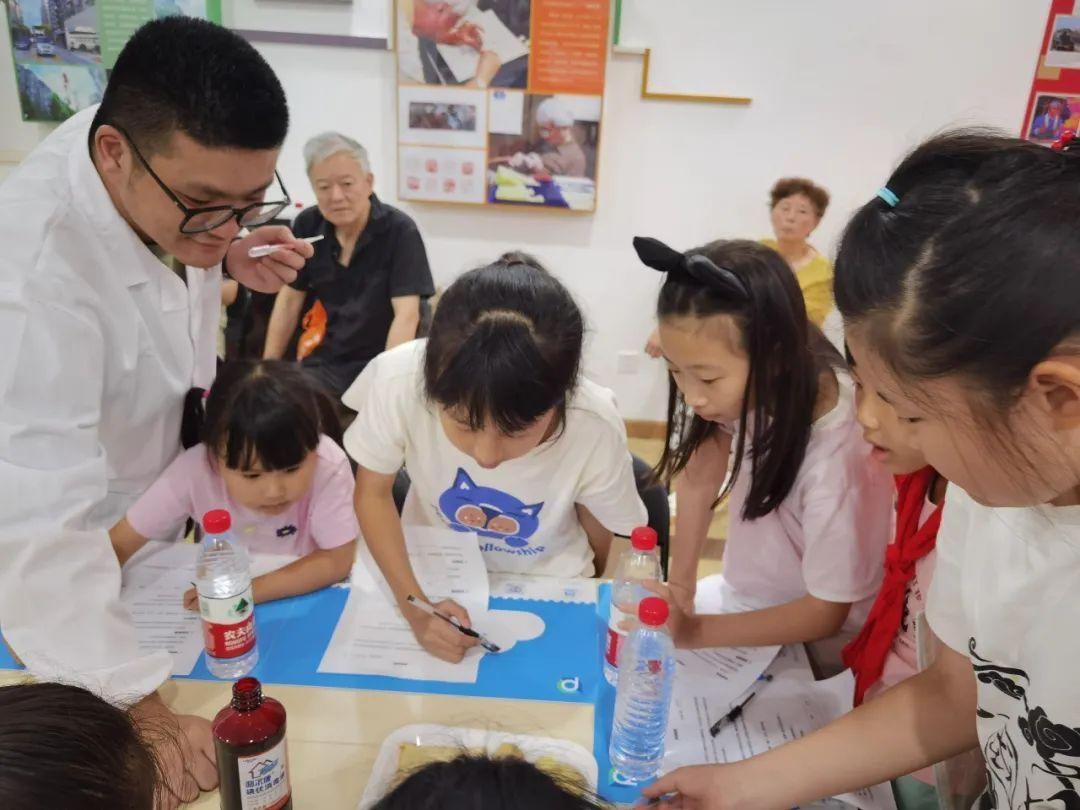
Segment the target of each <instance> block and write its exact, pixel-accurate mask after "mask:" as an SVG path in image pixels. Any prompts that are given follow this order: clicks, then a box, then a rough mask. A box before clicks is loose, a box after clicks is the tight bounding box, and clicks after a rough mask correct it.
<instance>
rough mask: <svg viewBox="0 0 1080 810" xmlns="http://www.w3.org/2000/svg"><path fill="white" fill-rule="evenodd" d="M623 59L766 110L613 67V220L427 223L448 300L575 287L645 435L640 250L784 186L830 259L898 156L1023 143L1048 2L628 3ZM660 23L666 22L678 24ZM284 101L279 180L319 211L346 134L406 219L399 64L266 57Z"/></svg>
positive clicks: (598, 350) (590, 362)
mask: <svg viewBox="0 0 1080 810" xmlns="http://www.w3.org/2000/svg"><path fill="white" fill-rule="evenodd" d="M624 2H625V3H626V5H627V8H626V11H625V15H626V16H625V18H624V19H625V25H624V37H623V41H624V42H634V43H636V44H645V42H644V41H643V40H644V39H645V37H646V36H650V37H651V38H652V41H651V42H650V43H648V44H651V45H652V46H653V49H654V50H653V89H657V90H672V91H681V92H701V93H714V94H728V95H748V96H751V97H753V103H752V104H751V105H750V106H749V107H722V106H714V105H695V104H686V103H667V102H644V101H642V100H641V99H640V97H639V94H638V90H639V82H640V71H641V67H640V59H639V58H637V57H632V56H619V55H616V56H613V57H612V59H611V62H610V64H609V72H608V89H607V100H606V108H605V118H604V123H603V131H602V146H601V155H600V188H599V210H598V212H597V213H596V214H595V215H594V216H591V217H579V216H573V215H568V214H561V213H557V212H536V211H529V212H519V211H516V210H515V211H500V210H495V211H477V210H476V209H474V208H463V209H457V208H450V207H440V206H432V205H410V206H406V207H407V209H408V210H409V211H410V212H411V213H412V214H413V216H414V217H416V219H417V220H418V222H419V224H420V227H421V230H422V231H423V233H424V237H425V239H426V241H427V245H428V252H429V254H430V257H431V262H432V266H433V269H434V272H435V276H436V283H438V284H441V285H446V284H448V283H449V282H450V281H451V280H452V279H453V278H454V277H455V276H456V275H457V274H458V273H460V272H461V271H462V270H464V269H466V268H468V267H471V266H473V265H476V264H478V263H481V262H484V261H487V260H490V259H492V258H494V257H495V256H496V255H498V254H499V253H500V252H502V251H504V250H507V249H510V248H524V249H526V250H529V251H531V252H534V253H536V254H537V255H538V256H540V257H541V258H542V259H543V260H544V261H545V262H547V263H548V265H549V266H550V267H551V268H552V269H553V270H554V271H555V272H556V273H557V274H558V275H559V276H560V277H561V278H562V279H563V280H564V281H565V282H566V283H567V284H568V285H569V286H570V288H571V289H572V290H573V292H574V293H575V294H576V295H577V297H578V300H579V301H580V302H581V303H582V305H583V306H584V308H585V309H586V311H587V314H588V317H589V322H590V326H591V329H592V331H591V335H590V338H589V345H588V354H587V368H588V370H589V372H590V374H591V375H592V376H593V377H594V378H595V379H597V380H599V381H600V382H602V383H604V384H606V385H609V386H611V387H612V388H614V389H615V391H616V393H617V395H618V398H619V403H620V406H621V408H622V410H623V413H624V415H625V416H626V417H628V418H643V419H660V418H662V417H663V406H664V402H665V396H666V382H665V375H664V373H663V370H662V368H661V366H660V364H659V363H658V362H656V361H651V360H647V359H645V358H644V357H641V358H639V359H638V362H637V363H632V364H631V365H636V366H637V371H636V373H630V374H619V373H617V370H616V360H617V356H618V353H619V352H620V351H635V352H636V351H639V350H640V348H641V346H642V344H643V342H644V340H645V337H646V335H647V334H648V332H649V330H650V329H651V328H652V310H653V305H654V295H655V291H656V289H657V286H658V282H659V277H658V276H657V275H656V274H655V273H653V272H652V271H649V270H646V269H644V268H642V267H641V266H640V265H639V264H638V263H637V261H636V260H635V257H634V254H633V250H632V248H631V246H630V239H631V237H632V236H634V235H635V234H650V235H655V236H658V237H661V238H663V239H665V240H668V241H669V242H670V243H671V244H673V245H676V246H679V247H690V246H692V245H696V244H700V243H702V242H704V241H707V240H709V239H712V238H716V237H723V236H727V237H735V236H746V237H758V236H762V235H767V234H768V232H769V221H768V212H767V208H766V198H767V191H768V188H769V186H770V185H771V184H772V182H773V181H774V180H775V179H776V178H777V177H779V176H782V175H785V174H803V175H807V176H809V177H812V178H813V179H815V180H816V181H818V182H819V183H822V184H824V185H825V186H826V187H827V188H829V190H830V191H831V192H832V194H833V199H834V202H833V205H832V207H831V208H830V210H829V212H828V214H827V215H826V217H825V220H824V221H823V223H822V225H821V228H820V229H819V231H818V234H817V235H816V237H815V240H814V241H815V242H816V243H817V245H818V247H820V248H821V249H822V250H826V251H831V249H832V247H833V244H834V241H835V239H836V236H837V235H838V233H839V231H840V229H841V228H842V227H843V223H844V220H845V218H846V216H847V214H848V213H849V212H850V211H851V210H853V209H854V208H855V207H857V206H858V205H860V204H861V203H862V202H864V201H865V200H866V199H868V198H869V197H870V196H871V195H872V194H873V193H874V191H875V190H876V189H877V188H878V186H879V185H881V183H882V181H883V180H884V179H885V178H886V177H887V175H888V173H889V170H890V167H891V166H892V165H893V164H894V163H895V161H896V160H897V159H898V158H899V157H900V155H901V154H902V153H903V152H904V151H905V150H906V149H908V148H909V147H910V146H912V145H914V144H915V143H916V142H917V141H918V140H920V139H921V138H923V137H925V136H926V135H928V134H930V133H932V132H934V131H936V130H939V129H941V128H944V127H946V126H949V125H954V124H972V123H980V124H990V125H993V126H998V127H1002V128H1004V129H1006V130H1008V131H1010V132H1017V131H1018V130H1019V128H1020V125H1021V120H1020V119H1021V116H1022V115H1023V110H1024V105H1025V103H1026V100H1027V93H1028V88H1029V86H1030V83H1031V78H1032V75H1033V72H1034V68H1035V61H1036V56H1037V51H1038V47H1039V42H1040V37H1041V34H1042V30H1043V26H1044V24H1045V21H1046V13H1047V8H1048V0H1024V1H1023V2H1015V0H992V1H991V2H986V0H949V2H941V0H907V2H904V3H889V4H884V3H866V2H860V1H859V0H818V2H815V3H800V2H791V1H790V0H757V2H755V3H747V2H745V0H679V2H672V0H624ZM661 11H662V13H661ZM259 48H260V50H261V51H262V52H263V54H264V55H265V56H266V57H267V59H268V60H269V61H270V63H271V64H272V65H273V66H274V67H275V69H276V70H277V71H278V74H279V75H280V77H281V79H282V82H283V83H284V85H285V89H286V92H287V94H288V97H289V102H290V108H291V110H292V116H293V126H292V129H291V134H290V136H289V139H288V141H287V143H286V146H285V151H284V155H283V158H282V164H281V166H282V173H283V175H284V177H285V181H286V183H287V184H288V185H289V187H290V191H291V192H292V193H293V195H294V196H295V197H297V198H299V199H301V200H306V201H310V200H311V194H310V190H309V189H308V187H307V183H306V180H305V178H304V174H303V166H302V162H301V157H300V147H301V145H302V144H303V141H304V140H305V139H306V138H307V137H309V136H311V135H313V134H315V133H316V132H318V131H321V130H323V129H340V130H342V131H345V132H347V133H349V134H351V135H353V136H355V137H357V138H358V139H360V140H361V141H363V142H365V143H366V145H367V146H368V147H369V149H370V150H371V153H372V157H373V161H374V164H375V171H376V176H377V181H376V182H377V190H378V191H379V193H380V194H381V195H382V197H383V198H384V199H386V200H388V201H391V202H394V201H395V199H396V193H395V188H394V183H393V178H394V177H395V176H396V166H395V160H396V148H395V143H396V140H395V130H394V108H395V107H394V69H393V55H392V54H387V53H382V52H377V51H354V50H345V49H342V50H338V49H333V48H313V47H304V46H290V45H260V46H259ZM10 73H11V66H10V62H8V61H7V60H5V59H0V121H3V122H4V123H3V125H2V127H0V133H2V135H0V151H2V150H4V149H9V148H18V147H17V146H15V147H13V146H9V145H8V142H9V141H11V142H17V143H28V142H31V141H32V140H33V139H34V138H35V137H37V133H38V129H37V128H36V127H35V128H30V129H27V127H28V126H29V125H24V124H19V125H18V126H19V131H18V133H12V136H10V137H9V128H10V124H9V122H11V121H13V120H17V115H18V113H17V108H16V107H15V94H14V89H13V86H14V81H13V79H12V77H11V75H10Z"/></svg>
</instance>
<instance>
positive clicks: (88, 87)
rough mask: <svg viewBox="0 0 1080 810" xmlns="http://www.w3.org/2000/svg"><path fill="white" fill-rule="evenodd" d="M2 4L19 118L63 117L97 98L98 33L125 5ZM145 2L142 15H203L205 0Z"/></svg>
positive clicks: (123, 14) (84, 1)
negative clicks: (16, 89) (9, 41)
mask: <svg viewBox="0 0 1080 810" xmlns="http://www.w3.org/2000/svg"><path fill="white" fill-rule="evenodd" d="M3 7H4V11H5V16H6V17H7V24H8V30H9V31H10V34H11V49H12V56H13V57H14V61H15V81H16V83H17V85H18V94H19V104H20V107H21V108H22V116H23V118H24V119H26V120H30V121H63V120H64V119H66V118H69V117H70V116H72V115H74V114H75V113H76V112H78V111H79V110H81V109H83V108H84V107H89V106H90V105H92V104H97V103H98V102H99V101H101V94H102V93H103V92H104V90H105V82H106V76H105V68H106V63H105V60H104V59H103V57H102V38H103V35H105V36H108V35H110V34H113V35H115V33H116V32H115V30H110V29H108V25H109V23H110V22H111V21H113V20H115V19H124V20H125V22H130V16H131V15H130V12H129V11H128V10H127V8H126V6H123V4H120V5H118V4H116V3H113V2H109V0H98V2H94V0H4V3H3ZM150 8H151V7H148V9H147V11H148V12H149V13H148V14H147V17H146V18H147V19H149V18H150V16H156V17H167V16H170V15H173V14H186V15H189V16H197V17H203V18H206V17H207V9H206V0H154V2H153V4H152V11H150ZM103 29H105V30H103ZM126 36H127V34H126V33H125V34H124V37H125V38H126Z"/></svg>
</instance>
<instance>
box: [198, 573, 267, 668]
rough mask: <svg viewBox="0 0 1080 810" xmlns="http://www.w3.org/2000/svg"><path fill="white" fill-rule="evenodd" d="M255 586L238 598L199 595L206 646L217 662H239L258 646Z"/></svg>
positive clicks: (208, 652) (237, 595) (240, 594)
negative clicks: (238, 659)
mask: <svg viewBox="0 0 1080 810" xmlns="http://www.w3.org/2000/svg"><path fill="white" fill-rule="evenodd" d="M253 601H254V600H253V597H252V595H251V586H250V585H249V586H248V587H247V589H246V590H245V591H243V592H242V593H238V594H236V595H235V596H229V597H224V598H215V597H210V596H203V595H202V594H199V614H200V615H201V616H202V620H203V644H204V645H205V646H206V652H207V654H208V655H210V656H213V657H214V658H239V657H240V656H241V655H244V654H246V653H249V652H251V648H252V647H254V646H255V606H254V604H253Z"/></svg>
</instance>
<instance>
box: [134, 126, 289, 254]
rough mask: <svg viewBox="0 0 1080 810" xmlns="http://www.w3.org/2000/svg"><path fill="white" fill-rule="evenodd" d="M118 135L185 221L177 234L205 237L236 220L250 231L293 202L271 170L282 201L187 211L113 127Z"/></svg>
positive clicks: (181, 223) (276, 174) (216, 206)
mask: <svg viewBox="0 0 1080 810" xmlns="http://www.w3.org/2000/svg"><path fill="white" fill-rule="evenodd" d="M116 128H117V129H118V130H119V131H120V134H122V135H123V136H124V137H125V138H127V142H128V143H129V144H131V149H132V151H133V152H135V157H137V158H138V159H139V162H140V163H142V165H143V166H144V167H145V168H146V171H148V172H149V173H150V176H151V177H153V178H154V182H155V183H157V184H158V186H159V187H160V188H161V190H162V191H164V192H165V194H166V196H167V197H168V198H169V199H170V200H172V201H173V204H174V205H176V207H177V208H179V209H180V210H181V211H182V212H183V214H184V218H183V220H181V222H180V233H186V234H194V233H206V232H207V231H212V230H215V229H216V228H220V227H221V226H222V225H224V224H225V223H226V222H228V221H229V220H230V219H235V220H236V221H237V223H238V224H239V225H240V227H241V228H253V227H255V226H256V225H265V224H266V223H267V222H269V221H270V220H272V219H273V218H274V217H276V216H277V215H278V214H280V213H281V212H282V211H284V210H285V208H286V207H287V206H288V205H289V203H291V202H292V200H291V199H290V198H289V192H288V191H286V190H285V184H284V183H283V182H282V181H281V175H280V174H278V173H277V170H276V169H275V170H274V177H275V178H277V181H278V185H279V186H281V193H282V194H283V195H284V197H285V199H283V200H277V201H274V202H266V201H263V202H257V203H252V204H251V205H245V206H244V207H243V208H234V207H233V206H231V205H210V206H207V207H205V208H188V207H187V206H186V205H184V204H183V203H182V202H180V198H179V197H177V196H176V194H175V193H174V192H173V190H172V189H171V188H169V187H168V186H167V185H165V183H164V182H163V181H162V179H161V178H160V177H158V176H157V173H156V172H155V171H154V170H153V169H151V168H150V163H149V161H147V159H146V158H144V157H143V155H142V152H140V151H139V147H138V146H136V145H135V141H133V140H132V138H131V136H130V135H128V134H127V132H125V131H124V130H123V129H121V128H120V127H116Z"/></svg>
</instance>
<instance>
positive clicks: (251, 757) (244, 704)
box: [213, 678, 293, 810]
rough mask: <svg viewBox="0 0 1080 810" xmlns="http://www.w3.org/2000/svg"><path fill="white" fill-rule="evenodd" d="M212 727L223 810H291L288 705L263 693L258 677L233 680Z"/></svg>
mask: <svg viewBox="0 0 1080 810" xmlns="http://www.w3.org/2000/svg"><path fill="white" fill-rule="evenodd" d="M213 731H214V749H215V751H216V752H217V766H218V777H219V779H220V783H221V784H220V793H221V810H292V806H293V804H292V789H291V788H290V786H289V753H288V750H287V747H286V744H285V707H284V706H282V705H281V703H279V702H278V701H276V700H274V699H273V698H269V697H264V696H263V693H262V684H260V683H259V682H258V680H256V679H255V678H241V679H240V680H239V681H237V682H236V683H235V684H233V693H232V701H231V702H230V703H229V705H228V706H226V707H225V708H224V709H222V710H221V711H220V712H218V715H217V717H215V718H214V723H213Z"/></svg>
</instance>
